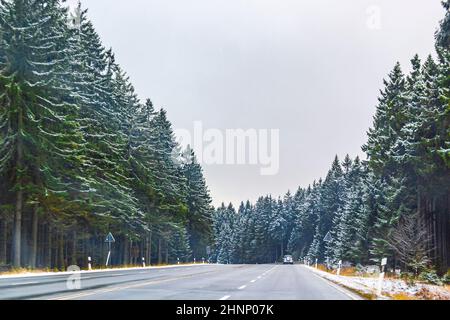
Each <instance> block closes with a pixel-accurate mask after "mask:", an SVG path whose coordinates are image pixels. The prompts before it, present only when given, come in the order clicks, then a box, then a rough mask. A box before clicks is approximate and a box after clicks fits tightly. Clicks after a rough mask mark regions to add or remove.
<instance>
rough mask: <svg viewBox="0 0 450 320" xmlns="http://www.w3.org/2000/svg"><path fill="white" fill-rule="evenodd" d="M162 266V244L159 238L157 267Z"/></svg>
mask: <svg viewBox="0 0 450 320" xmlns="http://www.w3.org/2000/svg"><path fill="white" fill-rule="evenodd" d="M160 264H162V243H161V238H159V239H158V265H160Z"/></svg>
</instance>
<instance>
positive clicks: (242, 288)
mask: <svg viewBox="0 0 450 320" xmlns="http://www.w3.org/2000/svg"><path fill="white" fill-rule="evenodd" d="M245 288H247V285H245V284H244V285H243V286H241V287H239V288H238V290H244V289H245Z"/></svg>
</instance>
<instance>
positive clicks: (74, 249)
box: [70, 231, 78, 265]
mask: <svg viewBox="0 0 450 320" xmlns="http://www.w3.org/2000/svg"><path fill="white" fill-rule="evenodd" d="M77 262H78V261H77V232H76V231H74V232H73V239H72V252H71V259H70V264H71V265H77Z"/></svg>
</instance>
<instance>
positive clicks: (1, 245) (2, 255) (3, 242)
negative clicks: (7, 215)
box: [0, 219, 8, 264]
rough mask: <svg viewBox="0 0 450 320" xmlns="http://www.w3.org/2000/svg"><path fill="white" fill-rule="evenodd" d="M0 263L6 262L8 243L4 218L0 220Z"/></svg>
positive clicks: (6, 223)
mask: <svg viewBox="0 0 450 320" xmlns="http://www.w3.org/2000/svg"><path fill="white" fill-rule="evenodd" d="M0 225H1V229H0V236H1V238H0V264H6V260H7V259H6V255H7V246H8V245H7V244H8V233H7V232H8V222H7V221H6V219H4V220H3V221H0Z"/></svg>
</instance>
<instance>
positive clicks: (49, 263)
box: [45, 224, 52, 269]
mask: <svg viewBox="0 0 450 320" xmlns="http://www.w3.org/2000/svg"><path fill="white" fill-rule="evenodd" d="M46 251H47V252H46V255H45V258H46V259H45V265H46V266H47V268H49V269H51V268H52V226H51V225H50V224H49V225H48V227H47V250H46Z"/></svg>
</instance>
